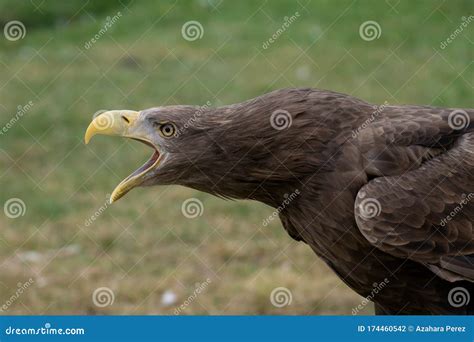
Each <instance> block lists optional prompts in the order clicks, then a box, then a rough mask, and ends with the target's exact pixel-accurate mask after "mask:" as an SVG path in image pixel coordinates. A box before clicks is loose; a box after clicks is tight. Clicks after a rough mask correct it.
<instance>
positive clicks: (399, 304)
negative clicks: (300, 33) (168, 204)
mask: <svg viewBox="0 0 474 342" xmlns="http://www.w3.org/2000/svg"><path fill="white" fill-rule="evenodd" d="M96 134H104V135H117V136H122V137H126V138H131V139H135V140H138V141H141V142H143V143H145V144H146V145H148V146H150V147H151V148H152V149H153V154H152V156H151V157H150V159H149V160H148V161H147V162H146V163H145V164H143V166H141V167H140V168H138V169H137V170H136V171H134V172H133V173H132V174H130V175H129V176H128V177H127V178H125V179H124V180H123V181H122V182H121V183H120V184H119V185H118V186H117V187H116V188H115V190H114V191H113V193H112V195H111V198H110V201H111V202H114V201H117V200H118V199H119V198H121V197H122V196H124V195H125V194H126V193H127V192H128V191H130V190H131V189H133V188H135V187H142V186H152V185H170V184H178V185H182V186H186V187H189V188H192V189H196V190H198V191H203V192H206V193H209V194H212V195H215V196H218V197H220V198H224V199H250V200H255V201H259V202H262V203H265V204H267V205H269V206H271V207H273V208H275V211H276V212H277V214H278V216H279V218H280V220H281V223H282V225H283V227H284V228H285V230H286V231H287V232H288V234H289V235H290V236H291V237H292V238H293V239H295V240H297V241H301V242H303V243H306V244H307V245H308V246H309V247H311V249H312V250H313V251H314V253H316V255H317V256H319V257H320V258H321V259H322V260H323V261H324V262H325V263H326V264H327V265H328V266H329V268H330V269H332V270H333V271H334V272H335V273H336V274H337V275H338V276H339V278H340V279H341V280H342V281H343V282H344V283H345V284H347V285H348V286H349V287H350V288H351V289H353V290H354V291H355V292H357V293H358V294H359V295H361V296H363V297H365V298H367V299H368V300H371V301H373V302H374V306H375V313H376V314H390V315H404V314H457V315H465V314H473V313H474V298H471V295H472V294H473V288H474V286H473V285H474V284H473V283H474V239H473V238H474V109H468V108H438V107H433V106H418V105H390V104H388V103H384V104H382V105H373V104H370V103H368V102H365V101H363V100H360V99H358V98H356V97H353V96H350V95H346V94H341V93H337V92H333V91H327V90H319V89H311V88H304V89H302V88H296V89H293V88H292V89H281V90H275V91H273V92H270V93H267V94H264V95H262V96H259V97H256V98H254V99H251V100H247V101H245V102H242V103H237V104H232V105H225V106H221V107H211V106H207V105H206V106H190V105H172V106H161V107H154V108H150V109H146V110H141V111H132V110H111V111H106V112H102V113H100V114H99V115H96V116H95V117H94V118H93V120H92V122H91V123H90V125H89V127H88V128H87V131H86V133H85V143H88V142H89V140H90V139H91V138H92V136H94V135H96ZM382 285H383V286H382Z"/></svg>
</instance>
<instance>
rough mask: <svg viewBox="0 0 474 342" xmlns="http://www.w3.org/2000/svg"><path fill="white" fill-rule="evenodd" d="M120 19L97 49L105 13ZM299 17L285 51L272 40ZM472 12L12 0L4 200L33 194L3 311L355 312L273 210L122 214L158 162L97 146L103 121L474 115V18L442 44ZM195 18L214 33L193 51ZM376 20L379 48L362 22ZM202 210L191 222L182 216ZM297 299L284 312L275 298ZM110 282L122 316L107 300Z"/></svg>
mask: <svg viewBox="0 0 474 342" xmlns="http://www.w3.org/2000/svg"><path fill="white" fill-rule="evenodd" d="M118 12H120V13H121V16H120V18H119V19H118V20H117V21H116V22H115V24H114V25H113V26H112V27H111V28H110V29H109V30H107V32H106V33H105V34H103V35H101V37H100V39H99V40H98V41H97V42H96V43H94V44H92V46H91V48H90V49H86V48H85V47H84V46H85V43H86V42H88V41H90V39H91V38H93V37H94V35H96V34H97V33H98V32H99V30H100V29H101V28H103V26H104V24H105V22H106V20H107V17H111V18H113V16H114V15H117V13H118ZM296 12H298V13H299V17H298V18H297V20H296V21H294V22H293V23H292V24H291V25H290V26H289V27H288V28H287V29H286V30H285V32H284V33H283V34H281V35H280V36H279V37H278V39H277V40H276V41H275V42H274V43H273V44H270V46H269V47H268V49H263V48H262V44H263V43H264V42H266V41H267V40H268V39H269V38H270V37H271V36H272V35H273V34H274V33H275V32H276V31H277V30H278V29H279V28H281V26H282V25H283V23H284V21H285V17H291V16H292V15H294V14H295V13H296ZM470 15H474V3H473V2H472V1H471V0H454V1H427V0H425V1H416V2H415V1H408V0H401V1H375V0H373V1H362V0H361V1H346V0H340V1H307V0H298V1H294V2H293V1H250V0H248V1H217V0H209V1H208V0H199V1H182V2H181V1H180V2H177V1H176V2H175V1H122V2H114V1H100V2H98V1H94V2H93V1H67V2H66V1H64V2H62V1H51V2H49V1H48V2H46V1H31V2H28V1H26V2H19V1H16V0H3V1H2V2H1V3H0V24H1V26H2V27H4V26H5V25H6V24H8V23H9V22H10V21H12V20H19V21H21V22H22V23H23V24H24V26H25V28H26V35H25V37H24V38H23V39H20V40H17V41H10V40H8V39H5V37H4V36H3V35H0V113H1V116H0V126H3V127H5V125H6V124H7V123H8V122H9V121H10V120H11V119H12V118H13V117H15V114H16V112H17V107H18V106H24V105H26V104H27V103H28V102H29V101H32V103H33V106H32V108H31V109H30V110H29V111H28V112H27V113H26V114H24V115H23V116H22V117H21V118H20V119H19V120H18V121H17V122H15V123H14V124H13V125H12V127H10V128H9V129H8V130H7V132H6V133H4V134H1V135H0V184H1V192H0V203H1V204H2V206H3V204H4V203H6V201H7V200H9V199H10V198H20V199H21V200H22V201H24V203H25V207H26V211H25V212H24V215H23V216H20V217H18V218H14V219H13V218H9V217H8V216H7V215H3V214H4V213H1V215H0V275H1V276H0V307H1V306H2V305H3V303H7V302H8V301H9V300H10V301H11V296H12V295H14V294H15V293H16V290H17V288H18V284H19V283H24V282H25V281H27V280H28V279H29V278H30V277H31V278H32V279H33V280H34V283H33V285H31V286H30V287H28V289H26V290H25V291H24V293H23V294H21V295H20V296H18V298H17V299H15V300H14V301H13V302H12V303H10V304H9V305H8V307H7V310H4V312H6V313H8V314H31V313H34V314H46V313H47V314H172V313H173V312H174V310H175V308H176V307H178V306H180V305H181V304H182V303H184V301H185V300H186V299H188V298H189V296H191V295H192V294H193V291H194V290H195V287H196V283H202V282H204V281H206V279H207V278H209V279H211V283H210V285H209V286H207V287H206V289H205V290H204V291H203V292H202V293H201V294H200V295H199V296H197V298H196V299H195V300H193V301H191V303H190V304H188V305H186V307H185V309H184V310H182V311H181V313H182V314H350V313H351V310H352V308H354V307H355V306H357V305H358V304H360V303H361V300H362V299H361V297H359V296H358V295H356V294H355V293H354V292H352V291H351V290H350V289H349V288H347V287H346V286H345V285H344V284H343V283H342V282H341V281H340V280H339V279H338V278H337V277H336V276H335V275H334V274H333V273H332V272H331V271H330V270H329V269H328V268H327V267H326V266H325V265H324V264H323V262H322V261H320V260H319V259H318V258H317V257H316V256H315V255H314V254H313V253H312V252H311V251H310V250H309V248H307V247H306V246H305V245H303V244H301V243H297V242H294V241H293V240H291V238H290V237H289V236H287V234H286V232H285V231H284V230H283V228H282V227H281V225H280V223H279V222H277V220H274V221H273V222H272V223H271V224H270V225H269V226H267V227H264V226H263V225H262V221H263V219H265V217H267V216H268V215H270V214H271V213H272V209H271V208H269V207H266V206H264V205H262V204H259V203H255V202H244V201H240V202H226V201H222V200H219V199H217V198H213V197H210V196H208V195H205V194H202V193H196V192H195V191H192V190H189V189H185V188H180V187H161V188H146V189H145V188H140V189H135V190H134V191H132V192H131V193H129V194H128V195H127V196H126V197H125V198H124V199H122V200H121V201H119V202H118V203H116V204H114V205H113V206H110V207H107V208H106V210H105V211H104V212H103V213H102V214H101V215H99V216H98V218H97V219H96V220H95V221H94V222H93V223H92V224H90V225H87V224H86V220H87V219H89V218H90V217H91V216H92V215H94V213H95V212H96V211H97V210H99V209H100V208H101V207H104V203H105V201H106V195H107V194H109V193H110V192H111V191H112V190H113V188H114V187H115V186H116V185H117V184H118V183H119V182H120V181H121V179H123V178H124V177H126V176H127V175H128V174H129V173H130V172H132V171H133V170H134V169H135V168H137V167H138V166H139V165H140V164H141V163H143V162H144V161H145V160H146V159H147V157H148V156H149V154H150V150H149V149H148V148H147V147H146V146H144V145H141V144H139V143H134V142H130V141H125V140H123V139H110V138H108V139H101V138H97V139H96V140H94V142H93V144H91V145H89V146H87V147H86V146H85V145H84V144H83V142H82V139H83V134H84V131H85V128H86V127H87V125H88V123H89V122H90V120H91V117H92V114H93V113H95V112H97V111H98V110H101V109H120V108H130V109H144V108H148V107H152V106H157V105H171V104H196V105H203V104H205V103H206V102H208V101H209V102H210V103H212V105H213V106H219V105H222V104H230V103H234V102H240V101H243V100H246V99H249V98H252V97H255V96H258V95H260V94H262V93H265V92H268V91H271V90H274V89H278V88H284V87H308V86H309V87H318V88H325V89H331V90H335V91H339V92H345V93H349V94H352V95H354V96H358V97H361V98H364V99H365V100H367V101H371V102H375V103H383V102H385V101H387V102H388V103H390V104H402V103H411V104H426V105H436V106H450V107H474V100H473V96H472V95H473V82H474V77H473V76H474V67H473V57H474V50H473V43H474V24H472V23H471V26H468V27H467V28H464V30H463V32H462V33H461V34H459V35H457V37H456V38H455V39H454V40H453V42H452V43H450V44H448V46H447V47H446V48H445V49H441V48H440V44H441V42H443V41H445V40H446V38H448V37H449V36H450V35H451V34H452V33H453V31H455V30H456V28H458V27H459V25H460V24H461V23H462V21H463V19H462V17H466V18H468V17H469V16H470ZM190 20H196V21H198V22H199V23H200V24H201V25H202V27H203V29H204V31H203V36H202V38H201V39H198V40H196V41H187V40H185V39H183V36H182V34H181V28H182V26H183V24H184V23H186V22H188V21H190ZM368 20H374V21H376V22H377V23H378V24H379V25H380V27H381V30H382V31H381V35H380V37H379V38H378V39H375V40H373V41H365V40H363V39H361V37H360V35H359V27H360V25H361V24H362V23H364V22H365V21H368ZM190 197H196V198H198V199H200V200H201V201H202V202H203V203H204V212H203V215H202V216H200V217H198V218H195V219H187V218H185V217H184V216H183V215H182V213H181V204H182V203H183V201H184V200H186V199H187V198H190ZM280 286H283V287H286V288H288V289H289V290H290V291H291V293H292V302H291V304H290V305H288V306H285V307H282V308H278V307H275V306H273V305H272V304H271V302H270V300H269V297H270V293H271V291H272V290H273V289H274V288H276V287H280ZM99 287H108V288H110V289H111V290H112V291H113V293H114V296H115V299H114V302H113V304H112V305H109V306H107V307H104V308H101V307H98V306H96V305H94V303H93V301H92V294H93V292H94V290H95V289H97V288H99ZM361 313H362V314H364V313H365V314H371V313H372V307H371V306H370V305H369V306H367V307H366V308H365V309H364V310H363V311H362V312H361Z"/></svg>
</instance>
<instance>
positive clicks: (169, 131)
mask: <svg viewBox="0 0 474 342" xmlns="http://www.w3.org/2000/svg"><path fill="white" fill-rule="evenodd" d="M160 132H161V134H162V135H163V136H164V137H166V138H169V137H172V136H173V135H174V134H175V133H176V127H175V126H174V125H173V124H171V123H165V124H162V125H161V126H160Z"/></svg>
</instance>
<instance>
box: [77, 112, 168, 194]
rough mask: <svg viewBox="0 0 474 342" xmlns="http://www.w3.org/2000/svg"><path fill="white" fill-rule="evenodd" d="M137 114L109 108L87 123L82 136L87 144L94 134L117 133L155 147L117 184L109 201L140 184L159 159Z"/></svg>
mask: <svg viewBox="0 0 474 342" xmlns="http://www.w3.org/2000/svg"><path fill="white" fill-rule="evenodd" d="M138 116H139V112H136V111H132V110H111V111H107V112H104V113H101V114H100V115H98V116H96V117H95V118H94V119H93V120H92V122H91V123H90V124H89V127H87V130H86V134H85V136H84V142H85V143H86V144H88V143H89V141H90V140H91V138H92V137H93V136H94V135H96V134H102V135H118V136H122V137H127V138H133V139H136V140H139V141H142V142H144V143H146V144H147V145H149V146H152V147H153V148H154V149H155V153H154V154H153V156H152V157H151V158H150V160H148V162H147V163H146V164H145V165H144V166H142V167H141V168H140V169H138V170H137V171H135V172H134V173H132V174H131V175H130V176H128V177H127V178H125V179H124V180H123V181H122V182H120V184H119V185H117V187H116V188H115V189H114V191H113V192H112V195H111V196H110V203H113V202H115V201H117V200H118V199H119V198H121V197H122V196H123V195H125V194H126V193H127V192H129V191H130V190H131V189H133V188H134V187H136V186H138V185H140V184H141V183H142V182H143V180H144V176H145V175H146V173H147V172H148V171H150V170H151V169H152V168H154V167H155V166H156V165H158V163H159V161H160V153H159V152H158V149H157V148H156V147H155V146H154V145H153V143H152V142H151V141H150V139H149V138H148V137H147V133H146V130H145V129H144V128H143V127H142V125H141V124H140V123H139V121H138Z"/></svg>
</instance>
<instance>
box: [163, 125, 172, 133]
mask: <svg viewBox="0 0 474 342" xmlns="http://www.w3.org/2000/svg"><path fill="white" fill-rule="evenodd" d="M164 130H165V133H166V134H171V132H172V129H171V126H170V125H166V126H165V127H164Z"/></svg>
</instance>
